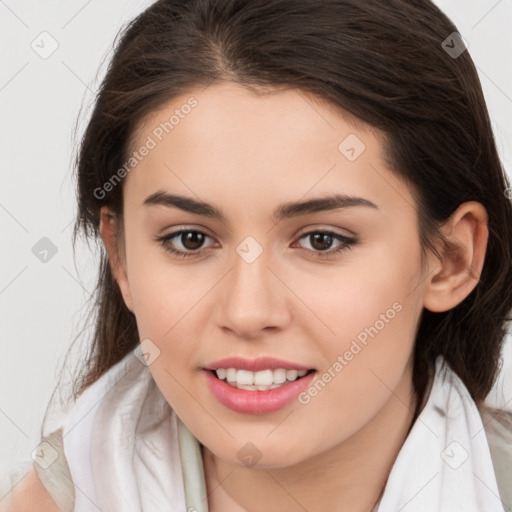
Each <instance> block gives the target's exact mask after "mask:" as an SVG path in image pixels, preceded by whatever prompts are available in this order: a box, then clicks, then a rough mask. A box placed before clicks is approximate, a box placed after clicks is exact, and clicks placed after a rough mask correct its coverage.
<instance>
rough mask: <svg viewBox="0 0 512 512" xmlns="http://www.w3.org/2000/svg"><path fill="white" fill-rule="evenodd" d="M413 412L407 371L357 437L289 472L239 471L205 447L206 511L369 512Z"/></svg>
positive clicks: (414, 400)
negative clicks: (328, 511)
mask: <svg viewBox="0 0 512 512" xmlns="http://www.w3.org/2000/svg"><path fill="white" fill-rule="evenodd" d="M415 407H416V397H415V394H414V392H413V386H412V370H411V369H410V368H409V370H408V371H407V372H406V373H405V374H404V377H403V379H402V381H401V382H400V384H399V386H398V387H397V389H395V390H394V391H393V394H392V395H391V396H390V398H389V400H388V401H387V402H386V404H385V405H384V407H383V408H382V409H381V410H380V411H379V412H378V413H377V414H376V415H375V416H374V417H373V418H372V419H371V420H370V421H369V422H368V423H367V424H366V425H365V426H364V427H363V428H361V429H360V430H359V431H358V432H357V433H356V434H354V435H353V436H351V437H350V438H348V439H346V440H344V441H343V442H342V443H340V444H338V445H336V446H334V447H333V448H331V449H330V450H328V451H326V452H323V453H320V454H318V455H315V456H314V457H310V458H308V459H305V460H303V461H301V462H300V463H298V464H295V465H293V466H288V467H284V468H283V467H281V468H276V469H257V468H247V467H240V466H236V465H232V464H228V463H226V462H225V461H223V460H222V459H220V458H219V457H217V456H215V455H214V454H213V453H212V452H211V451H210V450H208V449H207V448H206V447H204V446H203V447H202V449H203V465H204V470H205V480H206V487H207V493H208V508H209V511H210V512H248V511H251V510H254V509H255V508H257V509H258V510H265V511H267V512H278V511H279V512H280V511H282V510H289V511H294V512H295V511H297V512H298V511H302V512H303V511H304V510H310V511H315V510H332V511H335V512H349V511H350V512H356V511H357V512H370V511H371V510H372V509H373V507H374V505H375V504H376V503H377V502H378V500H379V499H380V497H381V495H382V492H383V490H384V487H385V485H386V481H387V478H388V476H389V473H390V471H391V468H392V466H393V463H394V461H395V459H396V457H397V455H398V452H399V451H400V449H401V447H402V445H403V443H404V441H405V439H406V437H407V435H408V432H409V428H410V426H411V422H412V420H413V417H414V410H415ZM255 504H257V507H255Z"/></svg>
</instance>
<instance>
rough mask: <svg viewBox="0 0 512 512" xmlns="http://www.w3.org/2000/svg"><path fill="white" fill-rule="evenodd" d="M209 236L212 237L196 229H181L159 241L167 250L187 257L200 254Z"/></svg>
mask: <svg viewBox="0 0 512 512" xmlns="http://www.w3.org/2000/svg"><path fill="white" fill-rule="evenodd" d="M207 238H211V237H210V236H208V235H207V234H205V233H203V232H201V231H197V230H194V229H181V230H180V231H175V232H174V233H169V234H168V235H165V236H163V237H161V238H158V239H157V241H158V242H160V243H161V245H162V246H163V247H164V249H165V250H166V251H169V252H171V253H173V254H175V255H176V256H180V257H187V256H196V255H198V254H200V252H201V251H200V249H202V248H203V245H204V243H205V241H206V239H207Z"/></svg>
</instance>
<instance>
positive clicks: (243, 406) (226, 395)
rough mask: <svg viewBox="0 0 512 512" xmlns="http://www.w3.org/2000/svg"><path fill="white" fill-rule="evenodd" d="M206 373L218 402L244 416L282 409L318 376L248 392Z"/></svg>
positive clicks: (307, 375) (208, 372)
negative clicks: (264, 389)
mask: <svg viewBox="0 0 512 512" xmlns="http://www.w3.org/2000/svg"><path fill="white" fill-rule="evenodd" d="M204 372H205V375H206V381H207V383H208V386H209V388H210V390H211V391H212V393H213V394H214V395H215V397H216V398H217V400H218V401H219V402H220V403H221V404H223V405H225V406H226V407H228V408H229V409H231V410H232V411H235V412H240V413H243V414H267V413H270V412H275V411H278V410H279V409H282V408H283V407H284V406H286V405H288V404H289V403H290V402H293V400H294V399H295V398H296V397H297V395H298V394H299V393H301V392H302V391H304V390H305V389H307V387H308V386H309V385H310V384H311V381H312V380H313V378H314V377H315V374H316V372H311V373H308V374H306V375H304V377H301V378H300V379H297V380H295V381H293V382H289V383H287V384H283V385H282V386H279V387H278V388H274V389H269V390H267V391H248V390H246V389H238V388H235V387H233V386H231V385H229V384H228V383H227V382H225V381H223V380H220V379H218V378H217V377H216V376H215V375H213V373H212V372H211V371H210V370H204Z"/></svg>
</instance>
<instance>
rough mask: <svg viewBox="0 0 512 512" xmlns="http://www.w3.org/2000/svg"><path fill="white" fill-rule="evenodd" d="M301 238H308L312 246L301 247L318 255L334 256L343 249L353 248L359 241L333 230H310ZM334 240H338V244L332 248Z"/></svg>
mask: <svg viewBox="0 0 512 512" xmlns="http://www.w3.org/2000/svg"><path fill="white" fill-rule="evenodd" d="M299 240H307V241H308V242H309V245H310V247H309V248H304V247H303V246H302V247H301V248H302V249H303V250H305V251H307V252H308V253H312V254H313V255H314V256H318V257H330V256H334V255H336V254H338V253H340V252H342V251H346V250H349V249H351V248H352V246H353V245H355V244H356V243H357V240H354V239H352V238H348V237H346V236H343V235H340V234H339V233H334V232H332V231H310V232H309V233H305V234H304V235H302V236H301V237H300V238H299ZM334 242H338V246H337V247H335V248H334V249H331V247H332V245H333V243H334ZM329 249H330V250H329Z"/></svg>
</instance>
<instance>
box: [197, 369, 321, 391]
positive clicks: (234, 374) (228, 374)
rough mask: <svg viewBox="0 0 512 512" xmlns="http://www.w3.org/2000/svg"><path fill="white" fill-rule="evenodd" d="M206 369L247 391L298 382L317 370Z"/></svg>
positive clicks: (219, 378)
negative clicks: (255, 370)
mask: <svg viewBox="0 0 512 512" xmlns="http://www.w3.org/2000/svg"><path fill="white" fill-rule="evenodd" d="M206 371H208V372H210V373H211V374H212V375H213V376H214V377H215V378H216V379H218V380H220V381H223V382H225V383H226V384H228V385H229V386H232V387H234V388H237V389H243V390H245V391H269V390H271V389H276V388H280V387H282V386H286V385H287V384H290V383H292V382H296V381H298V380H300V379H302V378H304V377H306V376H307V375H309V374H310V373H313V372H315V370H314V369H309V370H294V369H291V370H290V369H285V368H273V369H271V368H268V369H266V370H260V371H257V372H253V371H250V370H243V369H236V368H217V369H216V370H206Z"/></svg>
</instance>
